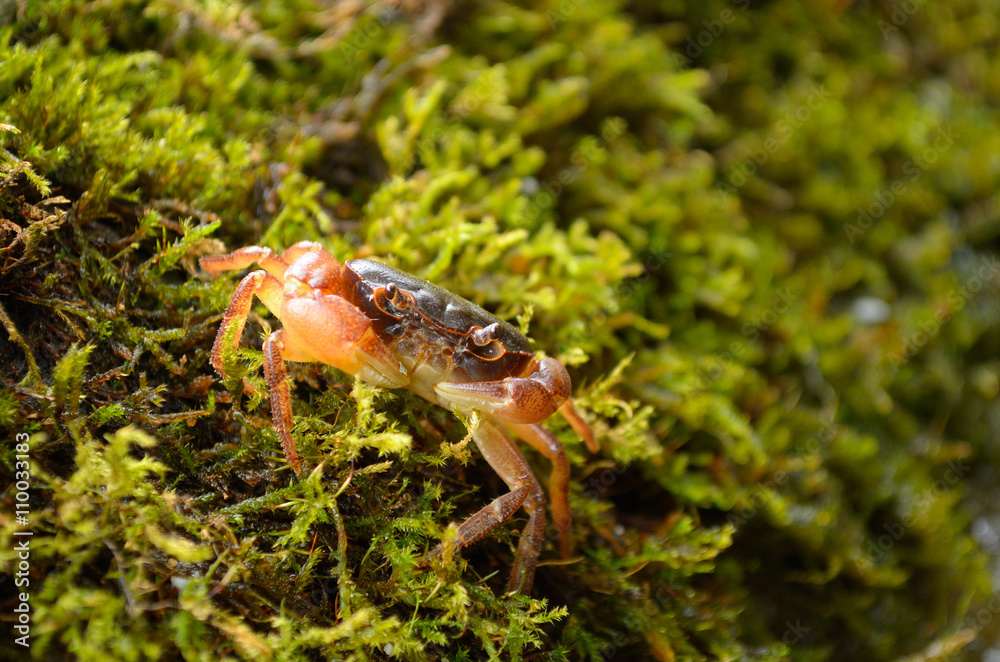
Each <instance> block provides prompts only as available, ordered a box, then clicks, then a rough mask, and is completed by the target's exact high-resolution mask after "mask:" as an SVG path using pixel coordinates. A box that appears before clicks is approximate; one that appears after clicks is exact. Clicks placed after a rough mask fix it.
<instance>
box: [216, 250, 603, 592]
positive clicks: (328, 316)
mask: <svg viewBox="0 0 1000 662" xmlns="http://www.w3.org/2000/svg"><path fill="white" fill-rule="evenodd" d="M254 263H256V264H258V265H259V266H260V267H261V269H259V270H257V271H253V272H251V273H250V274H248V275H247V276H245V277H244V278H243V280H242V281H241V282H240V284H239V286H238V287H237V288H236V291H235V292H234V293H233V296H232V298H231V299H230V301H229V306H228V308H227V309H226V312H225V315H224V316H223V319H222V323H221V324H220V326H219V331H218V335H217V336H216V339H215V344H214V346H213V347H212V357H211V363H212V366H213V367H214V368H215V369H216V370H217V371H218V372H219V374H220V375H222V376H223V377H225V370H224V367H223V362H222V355H223V352H224V351H225V350H226V347H225V345H226V338H227V337H231V338H232V346H233V350H235V349H236V347H238V345H239V342H240V335H241V333H242V331H243V327H244V325H245V324H246V320H247V316H248V315H249V314H250V307H251V304H252V302H253V297H254V296H255V295H256V296H257V298H259V299H260V300H261V301H262V302H263V303H264V305H265V306H266V307H267V308H268V310H270V311H271V313H272V314H274V316H275V317H277V318H278V319H279V320H280V321H281V323H282V328H281V329H279V330H277V331H274V332H273V333H271V334H270V335H269V336H268V337H267V339H266V340H265V341H264V346H263V362H264V377H265V380H266V381H267V384H268V388H269V389H270V393H271V416H272V419H273V420H274V428H275V430H276V431H277V433H278V437H279V439H280V440H281V445H282V448H283V450H284V453H285V457H286V458H287V460H288V463H289V464H290V465H291V467H292V469H293V470H294V471H295V472H296V474H298V473H300V472H301V469H302V458H301V457H300V456H299V454H298V452H297V450H296V448H295V442H294V441H293V439H292V435H291V429H292V406H291V395H290V392H289V388H288V382H287V379H286V377H287V373H286V369H285V361H301V362H320V363H325V364H328V365H332V366H334V367H336V368H339V369H340V370H343V371H344V372H347V373H350V374H352V375H357V376H358V377H360V378H361V379H363V380H364V381H366V382H369V383H372V384H376V385H378V386H382V387H385V388H405V389H408V390H410V391H412V392H414V393H416V394H417V395H419V396H420V397H422V398H424V399H426V400H428V401H430V402H433V403H436V404H439V405H441V406H442V407H445V408H447V409H450V410H452V411H456V412H460V413H463V414H470V413H473V412H477V413H479V414H480V420H481V422H480V424H479V426H478V428H477V429H476V430H475V433H474V434H473V439H474V440H475V443H476V445H477V446H478V448H479V450H480V452H481V453H482V455H483V457H484V458H486V461H487V462H489V464H490V466H491V467H492V468H493V469H494V470H495V471H496V472H497V474H499V476H500V478H502V479H503V481H504V482H505V483H506V484H507V486H508V487H509V488H510V491H509V492H507V493H506V494H504V495H502V496H500V497H499V498H497V499H496V500H495V501H493V502H492V503H491V504H489V505H487V506H486V507H484V508H482V509H481V510H480V511H479V512H477V513H475V514H474V515H472V516H471V517H469V518H468V519H467V520H465V522H463V523H462V524H461V525H459V526H458V529H457V533H456V535H455V539H454V546H455V548H457V549H461V548H463V547H465V546H467V545H470V544H472V543H474V542H476V541H477V540H479V539H481V538H482V537H483V536H485V535H487V534H488V533H489V532H490V531H492V530H493V529H494V528H496V527H497V526H499V525H500V524H502V523H503V522H505V521H506V520H508V519H510V517H512V516H513V514H514V513H515V512H517V510H518V509H519V508H524V509H525V511H527V513H528V523H527V526H526V527H525V528H524V531H523V532H522V534H521V538H520V541H519V543H518V548H517V553H516V555H515V559H514V566H513V568H512V569H511V575H510V580H509V582H508V584H507V589H508V591H512V592H522V593H528V592H529V591H530V590H531V586H532V584H533V581H534V576H535V569H536V568H537V566H538V557H539V555H540V553H541V549H542V543H543V540H544V532H545V511H544V495H543V493H542V488H541V486H540V484H539V482H538V480H537V479H536V478H535V476H534V474H533V473H532V471H531V467H530V466H529V465H528V462H527V461H526V460H525V458H524V455H522V454H521V451H520V450H519V449H518V447H517V445H516V444H515V443H514V442H513V440H512V439H511V437H510V435H509V434H508V431H510V432H513V433H514V434H515V435H516V436H517V437H519V438H521V439H522V440H524V441H525V442H527V443H528V444H529V445H531V446H533V447H534V448H535V449H537V450H538V452H539V453H541V454H542V455H543V456H544V457H545V458H547V459H548V460H549V461H550V462H551V463H552V471H551V474H550V476H549V485H548V487H549V499H550V503H551V509H552V518H553V521H554V523H555V526H556V529H557V530H558V533H559V548H560V553H561V555H562V557H563V558H566V557H568V555H569V549H570V522H571V518H570V509H569V478H570V469H569V461H568V460H567V458H566V453H565V451H564V449H563V447H562V444H560V443H559V441H558V440H557V439H556V437H555V436H554V435H553V434H552V433H551V432H549V431H548V430H546V429H545V428H543V427H542V426H541V425H539V422H541V421H543V420H545V419H546V418H548V417H549V416H551V415H552V414H554V413H555V412H556V411H558V412H559V413H560V414H561V415H562V416H563V417H565V418H566V420H567V422H568V423H569V424H570V426H571V427H572V428H573V429H574V430H575V431H576V432H577V434H579V435H580V436H581V437H582V438H583V439H584V441H585V442H586V444H587V447H588V448H589V449H590V450H591V451H592V452H593V451H596V450H598V447H597V444H596V442H595V441H594V437H593V434H592V433H591V431H590V428H589V426H588V425H587V424H586V423H585V422H584V421H583V419H582V418H580V416H579V415H578V414H577V413H576V411H575V410H574V409H573V402H572V400H571V399H570V391H571V382H570V378H569V374H568V373H567V372H566V368H565V367H564V366H563V365H562V364H561V363H559V362H558V361H556V360H555V359H553V358H548V357H547V358H540V357H538V356H537V355H536V354H535V353H534V352H533V351H532V349H531V345H530V343H529V342H528V339H527V338H525V337H524V336H523V335H522V334H521V333H519V332H518V331H517V329H515V328H514V327H513V326H511V325H510V324H508V323H507V322H504V321H503V320H500V319H498V318H496V317H494V316H493V315H491V314H490V313H488V312H486V311H485V310H483V309H482V308H480V307H479V306H477V305H475V304H473V303H471V302H469V301H466V300H465V299H463V298H461V297H459V296H457V295H455V294H452V293H451V292H448V291H447V290H444V289H442V288H440V287H438V286H436V285H433V284H431V283H429V282H427V281H424V280H421V279H420V278H417V277H416V276H413V275H411V274H408V273H405V272H402V271H399V270H397V269H394V268H392V267H390V266H388V265H385V264H382V263H380V262H375V261H372V260H366V259H355V260H348V261H346V262H344V263H343V264H341V263H340V262H338V261H337V260H336V259H335V258H334V257H333V256H332V255H330V254H329V253H328V252H327V251H326V250H325V249H324V248H323V247H322V246H321V245H320V244H317V243H313V242H308V241H304V242H299V243H297V244H295V245H293V246H291V247H290V248H288V249H287V250H286V251H285V252H284V253H283V254H281V255H280V256H279V255H278V254H277V253H275V252H274V251H272V250H271V249H269V248H263V247H260V246H249V247H246V248H241V249H239V250H236V251H233V252H232V253H229V254H226V255H210V256H206V257H203V258H201V266H202V268H203V269H205V270H206V271H208V272H211V273H218V272H221V271H229V270H239V269H245V268H247V267H249V266H251V265H252V264H254ZM230 333H231V334H232V335H230ZM443 553H444V547H443V544H441V545H438V546H437V547H435V548H434V549H433V550H431V552H430V553H429V554H428V556H427V559H425V560H429V559H431V558H434V557H438V556H441V555H442V554H443Z"/></svg>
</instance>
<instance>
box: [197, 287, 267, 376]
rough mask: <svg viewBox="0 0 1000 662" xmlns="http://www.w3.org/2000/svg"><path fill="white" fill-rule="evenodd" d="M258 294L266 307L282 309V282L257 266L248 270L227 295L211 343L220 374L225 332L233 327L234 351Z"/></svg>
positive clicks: (214, 366)
mask: <svg viewBox="0 0 1000 662" xmlns="http://www.w3.org/2000/svg"><path fill="white" fill-rule="evenodd" d="M255 294H256V295H257V298H259V299H260V300H261V301H263V302H264V305H265V306H267V308H268V310H270V311H271V312H272V313H276V312H278V311H280V310H281V297H282V285H281V281H279V280H278V279H277V278H275V277H274V276H272V275H271V274H269V273H268V272H266V271H263V270H258V271H254V272H251V273H249V274H247V275H246V277H245V278H244V279H243V280H241V281H240V284H239V286H237V288H236V291H235V292H233V296H232V298H231V299H229V307H227V308H226V312H225V314H224V315H223V316H222V324H220V325H219V332H218V333H217V334H216V336H215V344H214V345H212V358H211V364H212V367H213V368H215V369H216V370H217V371H218V373H219V374H220V375H222V376H223V378H224V377H225V376H226V372H225V369H224V368H223V366H222V351H223V347H222V346H223V344H224V343H225V340H226V334H227V333H228V332H229V329H230V328H233V329H234V330H233V351H236V349H237V348H238V347H239V345H240V336H241V335H243V327H244V326H245V325H246V323H247V316H248V315H249V314H250V306H251V305H253V297H254V295H255Z"/></svg>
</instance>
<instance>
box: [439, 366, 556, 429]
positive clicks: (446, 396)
mask: <svg viewBox="0 0 1000 662" xmlns="http://www.w3.org/2000/svg"><path fill="white" fill-rule="evenodd" d="M571 388H572V385H571V383H570V380H569V374H568V373H567V372H566V368H564V367H563V365H562V364H561V363H559V362H558V361H556V360H555V359H552V358H546V359H542V360H541V361H536V362H533V363H532V365H531V368H530V372H529V373H528V374H527V375H525V376H523V377H508V378H507V379H503V380H499V381H493V382H469V383H465V384H460V383H457V382H442V383H440V384H438V385H436V386H435V387H434V390H435V391H436V392H437V395H438V397H439V398H440V399H441V400H442V402H445V403H448V404H451V405H457V406H458V407H460V408H463V409H478V410H479V411H482V412H486V413H489V414H492V415H493V416H496V417H497V418H499V419H501V420H504V421H507V422H509V423H538V422H539V421H542V420H545V419H546V418H548V417H549V416H551V415H552V413H553V412H555V411H556V410H557V409H558V408H559V406H560V405H562V403H564V402H566V400H567V399H568V398H569V395H570V389H571Z"/></svg>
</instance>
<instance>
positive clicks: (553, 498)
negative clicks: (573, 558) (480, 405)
mask: <svg viewBox="0 0 1000 662" xmlns="http://www.w3.org/2000/svg"><path fill="white" fill-rule="evenodd" d="M509 427H510V429H511V430H512V431H513V432H514V434H516V435H517V436H518V437H520V438H521V439H523V440H524V441H526V442H528V443H529V444H530V445H532V446H534V447H535V448H536V449H537V450H538V452H539V453H541V454H542V455H544V456H545V457H546V459H548V460H549V462H551V463H552V473H551V474H549V501H550V503H551V504H552V521H553V522H554V523H555V525H556V529H557V530H558V531H559V553H560V555H561V556H562V557H563V558H567V557H568V556H569V527H570V524H571V523H572V517H571V515H570V510H569V460H568V459H567V458H566V450H565V449H564V448H563V445H562V444H560V443H559V440H558V439H556V437H555V435H554V434H552V433H551V432H549V431H548V430H546V429H545V428H543V427H542V426H541V425H538V424H533V425H516V424H510V425H509Z"/></svg>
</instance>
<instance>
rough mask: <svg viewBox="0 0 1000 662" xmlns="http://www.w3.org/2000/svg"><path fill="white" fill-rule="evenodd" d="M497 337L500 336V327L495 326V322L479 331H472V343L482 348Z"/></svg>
mask: <svg viewBox="0 0 1000 662" xmlns="http://www.w3.org/2000/svg"><path fill="white" fill-rule="evenodd" d="M499 335H500V325H499V324H497V323H496V322H493V324H490V325H489V326H485V327H483V328H481V329H476V330H475V331H473V332H472V342H474V343H476V344H477V345H479V346H480V347H482V346H483V345H486V344H487V343H490V342H492V341H494V340H496V339H497V337H498V336H499Z"/></svg>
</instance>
